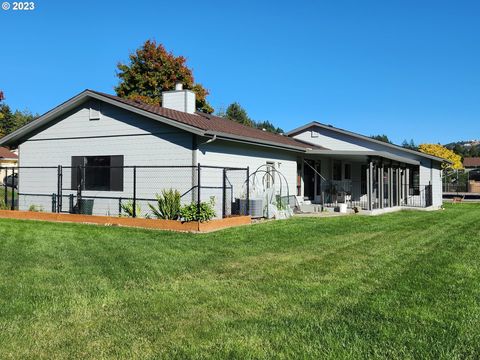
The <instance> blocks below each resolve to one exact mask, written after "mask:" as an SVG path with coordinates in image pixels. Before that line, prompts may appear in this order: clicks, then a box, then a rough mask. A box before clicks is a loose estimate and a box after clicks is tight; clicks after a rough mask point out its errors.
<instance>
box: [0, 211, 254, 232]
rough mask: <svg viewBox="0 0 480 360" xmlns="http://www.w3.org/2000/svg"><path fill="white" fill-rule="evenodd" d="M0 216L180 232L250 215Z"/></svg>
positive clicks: (224, 224) (225, 225)
mask: <svg viewBox="0 0 480 360" xmlns="http://www.w3.org/2000/svg"><path fill="white" fill-rule="evenodd" d="M0 218H8V219H21V220H41V221H53V222H73V223H82V224H97V225H107V226H108V225H110V226H127V227H139V228H147V229H158V230H171V231H182V232H210V231H215V230H220V229H225V228H229V227H233V226H240V225H247V224H250V223H251V218H250V216H232V217H228V218H225V219H216V220H210V221H207V222H199V221H191V222H181V221H176V220H159V219H141V218H128V217H113V216H96V215H81V214H58V213H46V212H34V211H12V210H0Z"/></svg>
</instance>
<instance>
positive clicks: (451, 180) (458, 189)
mask: <svg viewBox="0 0 480 360" xmlns="http://www.w3.org/2000/svg"><path fill="white" fill-rule="evenodd" d="M442 187H443V192H444V193H477V194H478V193H480V169H462V170H451V169H446V170H444V172H443V177H442Z"/></svg>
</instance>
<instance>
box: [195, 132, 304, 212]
mask: <svg viewBox="0 0 480 360" xmlns="http://www.w3.org/2000/svg"><path fill="white" fill-rule="evenodd" d="M197 159H198V162H199V163H200V164H202V165H212V166H225V167H241V168H246V167H250V173H253V172H254V171H255V170H256V169H257V168H258V167H260V166H261V165H265V164H266V163H267V162H273V163H275V168H276V169H278V170H279V171H280V172H281V173H282V174H283V175H284V176H285V177H286V179H287V182H288V189H289V195H296V174H297V155H295V153H291V152H286V151H282V150H276V149H269V148H265V147H260V146H254V145H247V144H241V143H232V142H226V141H220V140H217V141H214V142H212V143H209V144H200V145H199V149H198V154H197ZM230 174H231V181H232V182H235V184H236V186H235V187H234V194H233V197H234V198H235V197H239V196H241V195H242V192H244V189H245V188H244V187H243V186H242V185H243V183H242V182H243V181H244V179H245V177H244V176H243V172H230ZM221 179H222V178H221V177H218V176H217V173H216V171H215V170H205V171H203V172H202V185H207V186H213V187H217V186H222V184H221ZM218 194H219V192H218V191H215V190H211V191H208V192H207V191H203V190H202V199H203V200H205V199H208V197H209V196H215V197H217V196H218ZM283 194H285V195H287V192H286V190H285V189H284V190H283ZM283 194H282V195H283ZM216 203H217V204H220V201H218V199H217V201H216ZM219 210H221V209H219V208H217V211H219Z"/></svg>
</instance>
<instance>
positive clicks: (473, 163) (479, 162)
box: [463, 157, 480, 167]
mask: <svg viewBox="0 0 480 360" xmlns="http://www.w3.org/2000/svg"><path fill="white" fill-rule="evenodd" d="M463 166H464V167H480V157H467V158H465V159H463Z"/></svg>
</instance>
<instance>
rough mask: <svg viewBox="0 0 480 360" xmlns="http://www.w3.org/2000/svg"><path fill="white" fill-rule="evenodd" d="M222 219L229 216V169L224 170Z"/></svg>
mask: <svg viewBox="0 0 480 360" xmlns="http://www.w3.org/2000/svg"><path fill="white" fill-rule="evenodd" d="M222 190H223V191H222V218H224V217H225V215H226V214H227V169H226V168H223V184H222Z"/></svg>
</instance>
